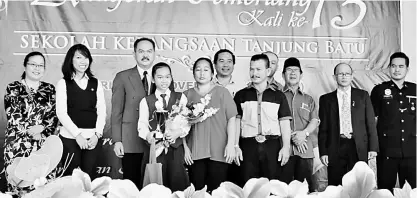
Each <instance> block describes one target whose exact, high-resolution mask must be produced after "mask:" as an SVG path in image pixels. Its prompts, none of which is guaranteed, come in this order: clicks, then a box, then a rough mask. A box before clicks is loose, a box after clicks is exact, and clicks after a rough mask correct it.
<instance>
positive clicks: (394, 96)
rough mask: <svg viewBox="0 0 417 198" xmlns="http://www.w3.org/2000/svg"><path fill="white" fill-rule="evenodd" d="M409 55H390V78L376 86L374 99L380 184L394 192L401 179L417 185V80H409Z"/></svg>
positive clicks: (398, 53)
mask: <svg viewBox="0 0 417 198" xmlns="http://www.w3.org/2000/svg"><path fill="white" fill-rule="evenodd" d="M408 68H409V59H408V57H407V55H405V54H404V53H402V52H396V53H394V54H392V55H391V57H390V64H389V74H390V77H391V80H390V81H386V82H383V83H382V84H379V85H377V86H375V87H374V88H373V89H372V92H371V100H372V104H373V106H374V110H375V116H376V118H377V130H378V138H379V145H380V153H379V155H378V156H377V158H376V165H377V170H378V171H377V178H378V188H379V189H388V190H390V191H391V192H392V191H393V188H394V187H395V184H396V181H397V173H398V178H399V183H400V188H402V187H403V185H404V184H405V181H406V180H407V182H408V183H409V184H410V186H411V188H416V137H417V132H416V84H415V83H411V82H407V81H405V77H406V75H407V73H408Z"/></svg>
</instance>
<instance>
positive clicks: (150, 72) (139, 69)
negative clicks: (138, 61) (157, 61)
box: [136, 65, 152, 82]
mask: <svg viewBox="0 0 417 198" xmlns="http://www.w3.org/2000/svg"><path fill="white" fill-rule="evenodd" d="M136 68H138V71H139V76H140V79H143V72H144V71H147V72H148V75H147V77H148V78H147V79H148V82H150V81H149V80H150V79H151V78H150V77H151V75H152V67H151V68H149V69H148V70H144V69H142V68H141V67H139V66H138V65H136Z"/></svg>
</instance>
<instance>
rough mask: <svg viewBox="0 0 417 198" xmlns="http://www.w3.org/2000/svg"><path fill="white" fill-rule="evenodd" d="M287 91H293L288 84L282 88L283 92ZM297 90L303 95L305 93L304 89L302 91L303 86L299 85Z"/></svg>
mask: <svg viewBox="0 0 417 198" xmlns="http://www.w3.org/2000/svg"><path fill="white" fill-rule="evenodd" d="M287 91H291V92H292V90H291V89H290V87H288V86H287V85H285V86H284V88H283V89H282V92H284V93H285V92H287ZM297 91H298V92H300V93H301V95H304V92H303V91H301V88H300V86H298V89H297Z"/></svg>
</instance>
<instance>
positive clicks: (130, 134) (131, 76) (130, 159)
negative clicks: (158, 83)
mask: <svg viewBox="0 0 417 198" xmlns="http://www.w3.org/2000/svg"><path fill="white" fill-rule="evenodd" d="M133 46H134V51H133V57H134V58H135V60H136V64H137V65H136V66H134V67H133V68H130V69H127V70H124V71H121V72H119V73H117V74H116V77H115V78H114V81H113V87H112V93H113V95H112V101H111V103H112V111H111V133H112V139H113V142H115V143H114V149H113V150H114V153H115V154H116V156H117V157H119V158H121V159H122V169H123V178H124V179H129V180H131V181H132V182H133V183H134V184H135V185H136V187H137V188H138V189H140V188H141V183H142V180H143V176H142V175H141V172H142V168H143V167H142V157H143V155H144V152H149V146H148V145H147V144H146V143H145V141H144V140H143V139H141V138H139V136H138V131H137V128H138V127H137V124H138V119H139V102H140V100H141V99H142V98H143V97H145V96H147V95H150V94H152V93H154V92H155V90H156V87H155V84H154V83H152V77H151V71H152V66H153V64H152V63H153V61H154V59H155V42H154V41H153V40H151V39H149V38H140V39H137V40H136V41H135V43H134V45H133ZM173 88H174V86H173V84H171V85H170V89H171V90H173Z"/></svg>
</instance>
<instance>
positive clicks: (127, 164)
mask: <svg viewBox="0 0 417 198" xmlns="http://www.w3.org/2000/svg"><path fill="white" fill-rule="evenodd" d="M142 158H143V153H125V155H124V156H123V158H122V170H123V179H128V180H130V181H132V182H133V183H134V184H135V185H136V187H137V188H138V189H139V190H140V189H142V182H143V175H142V173H143V170H142V169H145V168H144V167H142Z"/></svg>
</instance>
